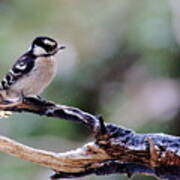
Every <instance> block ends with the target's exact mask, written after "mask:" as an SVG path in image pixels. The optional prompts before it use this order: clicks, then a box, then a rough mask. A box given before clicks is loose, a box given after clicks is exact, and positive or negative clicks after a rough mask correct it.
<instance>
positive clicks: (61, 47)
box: [58, 46, 66, 51]
mask: <svg viewBox="0 0 180 180" xmlns="http://www.w3.org/2000/svg"><path fill="white" fill-rule="evenodd" d="M65 48H66V46H59V47H58V51H59V50H62V49H65Z"/></svg>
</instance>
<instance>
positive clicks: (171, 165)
mask: <svg viewBox="0 0 180 180" xmlns="http://www.w3.org/2000/svg"><path fill="white" fill-rule="evenodd" d="M0 110H4V111H14V112H32V113H35V114H39V115H45V116H50V117H55V118H63V119H66V120H72V121H75V122H80V123H83V124H85V125H86V126H87V127H88V128H89V129H90V130H91V132H92V133H93V134H94V136H95V141H94V142H91V143H88V144H87V145H85V146H83V147H81V148H79V149H77V150H74V151H69V152H66V153H55V152H48V151H43V150H38V149H33V148H31V147H28V146H25V145H23V144H19V143H17V142H15V141H13V140H10V139H8V138H6V137H3V136H0V151H2V152H5V153H8V154H10V155H13V156H16V157H18V158H20V159H24V160H27V161H31V162H34V163H37V164H39V165H41V166H46V167H48V168H51V169H53V170H54V171H55V175H53V176H52V179H56V178H61V177H66V178H72V177H80V176H85V175H90V174H96V175H106V174H113V173H119V174H126V175H128V176H129V177H130V176H132V175H134V174H139V173H141V174H150V175H152V176H156V177H159V178H161V179H168V180H178V179H180V138H179V137H174V136H170V135H165V134H136V133H135V132H133V131H131V130H129V129H126V128H122V127H117V126H116V125H112V124H104V121H103V119H102V117H96V116H93V115H91V114H89V113H86V112H83V111H81V110H79V109H77V108H73V107H68V106H64V105H56V104H54V103H52V102H47V101H44V100H41V99H37V98H25V99H24V101H23V102H22V103H17V104H9V105H5V104H1V105H0Z"/></svg>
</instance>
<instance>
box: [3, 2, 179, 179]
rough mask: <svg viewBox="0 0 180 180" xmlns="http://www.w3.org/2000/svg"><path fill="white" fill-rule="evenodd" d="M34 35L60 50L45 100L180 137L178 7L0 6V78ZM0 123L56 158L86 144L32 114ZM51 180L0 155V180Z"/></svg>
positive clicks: (62, 124)
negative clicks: (61, 46)
mask: <svg viewBox="0 0 180 180" xmlns="http://www.w3.org/2000/svg"><path fill="white" fill-rule="evenodd" d="M39 35H46V36H50V37H53V38H55V39H57V40H58V41H59V42H60V43H62V44H66V46H67V48H66V49H65V50H64V51H63V52H61V53H59V55H58V59H59V60H58V61H59V67H58V74H57V76H56V78H55V80H54V81H53V83H52V84H51V85H50V86H49V87H48V88H47V89H46V91H45V92H44V94H43V96H44V97H45V98H47V99H50V100H53V101H56V102H58V103H61V104H66V105H71V106H75V107H78V108H81V109H82V110H85V111H88V112H90V113H93V114H102V115H103V116H104V119H105V121H106V122H112V123H115V124H117V125H123V126H126V127H128V128H132V129H134V130H135V131H137V132H139V133H147V132H152V133H156V132H164V133H169V134H173V135H180V130H179V129H180V111H179V107H180V86H179V85H180V83H179V77H180V46H179V43H180V1H179V0H103V1H102V0H101V1H100V0H99V1H98V0H91V1H87V0H86V1H85V0H76V1H75V0H52V1H49V0H31V1H27V0H24V1H23V0H0V77H1V78H2V77H3V76H4V74H5V73H6V72H7V71H8V69H9V67H10V66H11V65H12V64H13V63H14V61H15V60H16V59H17V58H18V57H19V56H20V55H21V54H22V53H24V52H25V51H26V50H27V48H28V47H29V46H30V43H31V41H32V40H33V39H34V37H36V36H39ZM0 124H1V126H0V133H1V134H3V135H7V136H8V137H11V138H13V139H15V140H17V141H20V142H22V143H24V144H27V145H30V146H32V147H36V148H41V149H46V150H51V151H56V152H63V151H66V150H70V149H75V148H77V147H79V146H81V145H83V144H84V143H86V142H88V141H90V140H91V136H90V133H89V132H88V131H87V129H86V128H84V127H83V126H82V125H79V124H75V123H72V122H68V121H64V120H57V119H52V118H45V117H39V116H36V115H33V114H26V113H22V114H14V115H13V116H12V117H11V118H9V119H1V120H0ZM50 174H51V171H50V170H48V169H46V168H42V167H39V166H37V165H34V164H31V163H28V162H24V161H21V160H19V159H16V158H13V157H10V156H8V155H5V154H3V153H1V154H0V179H3V180H14V179H18V180H25V179H26V180H31V179H34V180H46V179H48V177H49V175H50ZM83 179H84V180H92V179H107V180H108V179H112V180H126V179H127V178H126V177H124V176H118V175H115V176H114V175H113V176H108V177H95V176H90V177H85V178H83ZM153 179H154V178H152V177H146V176H136V177H134V178H133V180H153Z"/></svg>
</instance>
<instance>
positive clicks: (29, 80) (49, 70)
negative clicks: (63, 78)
mask: <svg viewBox="0 0 180 180" xmlns="http://www.w3.org/2000/svg"><path fill="white" fill-rule="evenodd" d="M56 68H57V65H56V60H55V59H54V57H48V58H47V57H45V58H44V57H40V58H37V59H36V60H35V66H34V68H33V69H32V70H31V72H29V73H28V74H27V75H25V76H24V77H23V78H21V79H20V80H19V81H18V82H17V83H16V84H14V87H12V88H13V90H15V89H17V90H18V91H19V90H21V91H22V93H23V94H24V96H33V95H39V94H41V93H42V92H43V90H44V89H45V88H46V87H47V86H48V85H49V83H50V82H51V81H52V79H53V78H54V76H55V74H56Z"/></svg>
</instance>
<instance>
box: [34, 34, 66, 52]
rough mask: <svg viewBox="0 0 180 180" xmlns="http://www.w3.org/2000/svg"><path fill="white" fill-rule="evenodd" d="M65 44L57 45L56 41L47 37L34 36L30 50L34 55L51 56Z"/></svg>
mask: <svg viewBox="0 0 180 180" xmlns="http://www.w3.org/2000/svg"><path fill="white" fill-rule="evenodd" d="M64 48H65V46H58V43H57V42H56V41H55V40H54V39H52V38H49V37H44V36H40V37H36V38H35V39H34V41H33V42H32V46H31V50H32V52H33V54H34V55H35V56H52V55H55V54H56V53H57V52H58V51H59V50H60V49H64Z"/></svg>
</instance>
